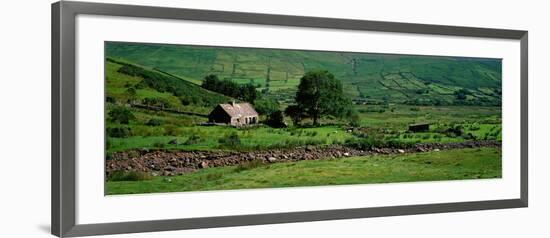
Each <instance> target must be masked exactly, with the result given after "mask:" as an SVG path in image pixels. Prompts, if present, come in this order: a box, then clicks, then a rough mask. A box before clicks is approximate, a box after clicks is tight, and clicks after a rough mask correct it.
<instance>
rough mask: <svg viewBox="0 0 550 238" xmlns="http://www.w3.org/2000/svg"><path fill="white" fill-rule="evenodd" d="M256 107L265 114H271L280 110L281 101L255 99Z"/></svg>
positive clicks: (257, 110)
mask: <svg viewBox="0 0 550 238" xmlns="http://www.w3.org/2000/svg"><path fill="white" fill-rule="evenodd" d="M254 109H256V112H258V113H259V114H263V115H270V114H272V113H274V112H276V111H278V110H279V103H278V102H277V101H276V100H274V99H258V100H256V101H254Z"/></svg>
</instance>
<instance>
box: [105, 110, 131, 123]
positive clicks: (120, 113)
mask: <svg viewBox="0 0 550 238" xmlns="http://www.w3.org/2000/svg"><path fill="white" fill-rule="evenodd" d="M108 114H109V117H110V118H111V121H112V122H119V123H121V124H128V123H130V120H135V119H136V117H135V116H134V114H132V112H131V111H130V109H128V108H126V107H123V106H117V107H114V108H112V109H111V110H110V111H109V113H108Z"/></svg>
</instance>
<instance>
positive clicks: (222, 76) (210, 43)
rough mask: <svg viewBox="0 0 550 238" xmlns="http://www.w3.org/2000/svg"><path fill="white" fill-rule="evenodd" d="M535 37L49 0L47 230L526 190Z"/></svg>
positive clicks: (437, 206)
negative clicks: (53, 0)
mask: <svg viewBox="0 0 550 238" xmlns="http://www.w3.org/2000/svg"><path fill="white" fill-rule="evenodd" d="M527 53H528V50H527V32H526V31H519V30H502V29H487V28H472V27H458V26H441V25H424V24H410V23H394V22H376V21H364V20H349V19H330V18H317V17H301V16H287V15H267V14H254V13H239V12H221V11H208V10H192V9H177V8H163V7H146V6H136V5H115V4H100V3H85V2H67V1H62V2H58V3H55V4H53V5H52V233H53V234H54V235H57V236H60V237H62V236H67V237H69V236H85V235H100V234H116V233H129V232H146V231H165V230H178V229H196V228H209V227H225V226H242V225H257V224H275V223H286V222H304V221H320V220H331V219H348V218H366V217H379V216H395V215H412V214H425V213H438V212H456V211H469V210H483V209H501V208H519V207H526V206H527V195H528V192H527V161H528V160H527V159H528V157H527ZM404 194H406V196H403V195H404ZM220 201H223V202H220Z"/></svg>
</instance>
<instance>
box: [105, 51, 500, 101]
mask: <svg viewBox="0 0 550 238" xmlns="http://www.w3.org/2000/svg"><path fill="white" fill-rule="evenodd" d="M106 55H107V56H108V57H112V58H114V59H119V60H127V61H130V62H135V63H137V64H139V65H143V66H146V67H150V68H154V69H157V70H158V71H161V72H165V73H167V74H170V75H174V76H176V77H178V78H182V79H184V80H187V81H189V82H193V83H195V84H200V82H201V80H202V78H203V77H204V76H206V75H208V74H216V75H218V77H220V78H227V79H231V80H233V81H235V82H237V83H253V84H255V85H258V86H259V89H258V90H263V91H264V92H265V93H266V95H267V96H268V97H273V98H276V99H278V100H279V101H282V102H288V103H291V102H292V98H293V96H294V94H295V90H296V86H297V85H298V84H299V79H300V77H301V76H302V75H303V74H304V72H306V71H308V70H313V69H325V70H328V71H330V72H331V73H333V74H334V75H335V76H336V77H337V78H338V79H340V80H342V82H343V83H344V87H345V90H346V93H347V94H348V95H349V97H351V98H352V99H353V100H354V101H355V102H356V103H377V102H395V103H408V104H415V105H439V104H465V105H468V104H471V105H500V103H501V78H502V75H501V71H502V70H501V67H502V66H501V60H499V59H484V58H464V57H438V56H410V55H389V54H370V53H338V52H321V51H301V50H272V49H252V48H228V47H199V46H179V45H163V44H135V43H116V42H110V43H108V44H107V47H106Z"/></svg>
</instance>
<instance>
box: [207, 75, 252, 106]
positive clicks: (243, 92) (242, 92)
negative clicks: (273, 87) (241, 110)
mask: <svg viewBox="0 0 550 238" xmlns="http://www.w3.org/2000/svg"><path fill="white" fill-rule="evenodd" d="M201 87H202V88H204V89H208V90H210V91H214V92H217V93H221V94H223V95H226V96H229V97H233V98H237V99H240V100H242V101H246V102H254V100H256V99H257V98H258V92H257V91H256V86H254V84H252V83H248V84H244V85H239V84H237V83H235V82H233V81H231V80H229V79H223V80H220V79H219V78H218V76H216V75H215V74H210V75H207V76H206V77H204V80H203V81H202V84H201Z"/></svg>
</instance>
